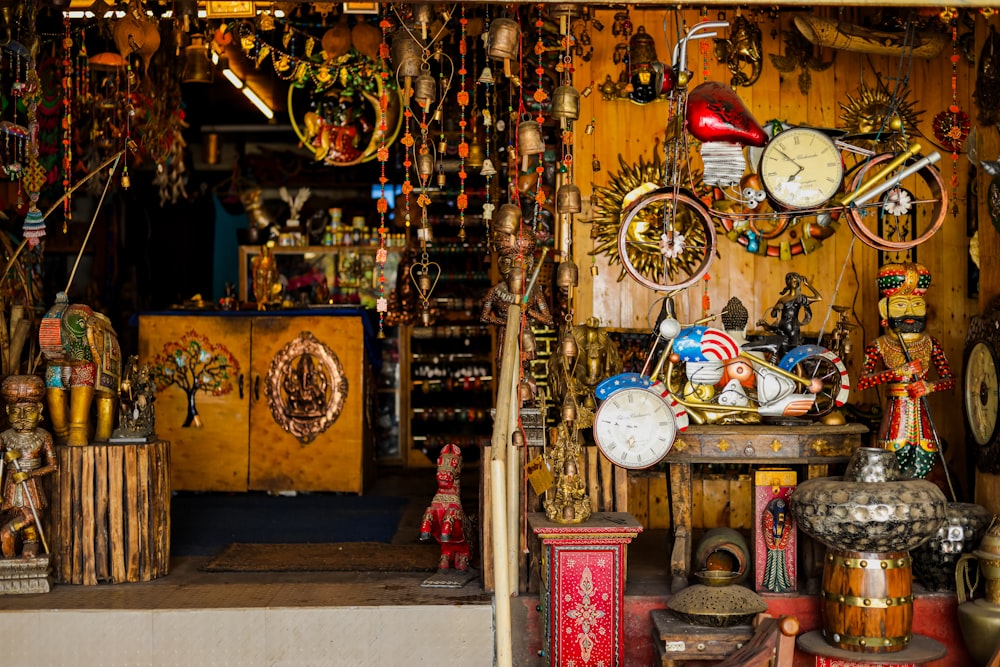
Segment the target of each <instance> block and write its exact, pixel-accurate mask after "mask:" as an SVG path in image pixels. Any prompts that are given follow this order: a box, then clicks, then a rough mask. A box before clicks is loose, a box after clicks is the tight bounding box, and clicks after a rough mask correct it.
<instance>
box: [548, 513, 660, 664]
mask: <svg viewBox="0 0 1000 667" xmlns="http://www.w3.org/2000/svg"><path fill="white" fill-rule="evenodd" d="M528 525H529V526H531V529H532V530H533V531H534V532H535V534H536V535H538V537H539V538H540V539H541V541H542V558H543V565H542V579H543V580H542V587H541V591H542V592H541V594H540V599H541V602H542V605H543V607H544V610H545V611H544V622H545V633H544V635H543V637H544V643H545V646H544V647H543V650H544V653H545V655H546V657H547V660H548V664H550V665H552V666H553V667H562V666H565V665H578V666H579V667H583V666H584V665H592V666H594V667H612V665H615V666H617V665H629V664H632V663H630V662H627V661H623V660H622V656H623V654H624V648H623V647H624V641H625V627H624V623H623V619H624V615H623V609H624V597H625V562H626V560H625V558H626V552H625V548H626V546H627V545H628V543H629V542H631V541H632V540H633V539H634V538H635V536H636V535H638V534H639V533H640V532H641V531H642V526H641V525H640V524H639V522H638V521H636V520H635V519H634V518H633V517H632V516H631V515H630V514H627V513H625V512H598V513H596V514H594V515H593V516H592V517H591V518H590V520H588V521H585V522H583V523H579V524H558V523H553V522H551V521H549V520H548V519H547V518H546V517H545V515H544V514H538V513H531V514H528Z"/></svg>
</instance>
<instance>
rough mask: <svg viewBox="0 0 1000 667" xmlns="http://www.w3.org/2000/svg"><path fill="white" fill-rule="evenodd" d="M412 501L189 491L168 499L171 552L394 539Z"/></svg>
mask: <svg viewBox="0 0 1000 667" xmlns="http://www.w3.org/2000/svg"><path fill="white" fill-rule="evenodd" d="M408 502H409V501H408V499H407V498H403V497H395V496H355V495H341V494H336V493H300V494H298V495H296V496H273V495H269V494H266V493H187V492H178V493H175V494H174V495H173V497H172V498H171V499H170V520H171V525H170V553H171V555H173V556H211V555H214V554H216V553H218V552H219V551H220V550H221V549H223V548H224V547H226V546H228V545H229V544H232V543H234V542H241V543H250V544H306V543H325V542H391V541H392V538H393V535H395V533H396V529H397V527H398V526H399V521H400V519H401V518H402V515H403V509H404V508H405V507H406V505H407V504H408Z"/></svg>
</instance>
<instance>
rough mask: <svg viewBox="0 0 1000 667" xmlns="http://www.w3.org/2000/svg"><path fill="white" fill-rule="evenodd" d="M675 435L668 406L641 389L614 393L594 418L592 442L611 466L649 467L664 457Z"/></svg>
mask: <svg viewBox="0 0 1000 667" xmlns="http://www.w3.org/2000/svg"><path fill="white" fill-rule="evenodd" d="M676 435H677V421H676V420H675V419H674V413H673V410H671V409H670V405H669V404H668V403H667V402H666V401H665V400H664V399H663V398H662V397H661V396H659V395H658V394H655V393H653V392H652V391H650V390H648V389H644V388H642V387H632V388H628V389H621V390H619V391H616V392H614V393H613V394H611V395H610V396H608V398H607V399H606V400H605V401H604V402H603V403H601V406H600V407H599V408H598V409H597V413H596V414H595V415H594V439H595V440H596V441H597V446H598V447H599V448H600V449H601V452H603V453H604V455H605V456H606V457H608V459H609V460H611V462H612V463H615V464H617V465H620V466H621V467H623V468H648V467H649V466H651V465H653V464H655V463H657V462H658V461H659V460H660V459H662V458H663V457H664V456H666V455H667V452H669V451H670V448H671V447H672V446H673V444H674V438H675V436H676Z"/></svg>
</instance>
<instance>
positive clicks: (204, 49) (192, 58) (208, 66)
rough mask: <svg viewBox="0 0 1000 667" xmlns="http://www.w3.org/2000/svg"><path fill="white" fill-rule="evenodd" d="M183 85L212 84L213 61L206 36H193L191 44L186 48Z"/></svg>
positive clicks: (182, 76)
mask: <svg viewBox="0 0 1000 667" xmlns="http://www.w3.org/2000/svg"><path fill="white" fill-rule="evenodd" d="M181 82H182V83H212V61H210V60H209V59H208V45H207V44H205V37H204V35H191V44H190V45H189V46H187V47H185V48H184V72H183V74H181Z"/></svg>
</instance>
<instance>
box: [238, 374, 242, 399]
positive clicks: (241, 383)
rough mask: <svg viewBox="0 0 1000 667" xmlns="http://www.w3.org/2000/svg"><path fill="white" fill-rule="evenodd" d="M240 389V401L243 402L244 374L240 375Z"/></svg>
mask: <svg viewBox="0 0 1000 667" xmlns="http://www.w3.org/2000/svg"><path fill="white" fill-rule="evenodd" d="M239 388H240V400H243V373H240V379H239Z"/></svg>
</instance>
